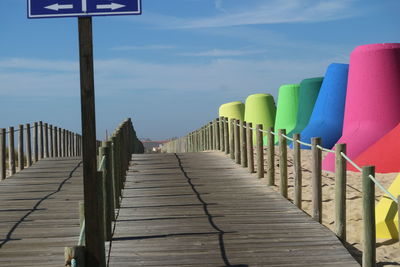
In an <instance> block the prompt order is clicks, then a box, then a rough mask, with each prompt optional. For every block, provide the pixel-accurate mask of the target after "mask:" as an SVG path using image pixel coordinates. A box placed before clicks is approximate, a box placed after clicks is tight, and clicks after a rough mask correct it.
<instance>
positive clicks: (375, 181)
mask: <svg viewBox="0 0 400 267" xmlns="http://www.w3.org/2000/svg"><path fill="white" fill-rule="evenodd" d="M235 125H236V126H239V127H240V126H241V125H240V124H239V123H235ZM243 127H244V128H246V127H245V126H243ZM259 131H260V132H262V133H271V134H273V135H277V134H276V133H274V132H272V131H266V130H261V129H260V130H259ZM282 136H283V137H284V138H285V139H287V140H289V141H291V142H293V141H296V142H298V143H299V144H301V145H304V146H307V147H312V144H309V143H306V142H303V141H300V140H294V139H293V138H291V137H289V136H287V135H285V134H282ZM316 147H317V148H318V149H320V150H321V151H325V152H328V153H335V150H332V149H328V148H324V147H322V146H320V145H317V146H316ZM340 154H341V156H342V157H343V158H345V159H346V160H347V161H348V162H349V163H350V164H351V165H353V166H354V168H356V169H357V170H358V171H360V172H362V169H361V167H360V166H358V165H357V164H356V163H355V162H354V161H352V160H351V159H350V158H349V157H348V156H347V155H346V154H345V153H343V152H341V153H340ZM369 177H370V179H371V180H372V181H373V182H374V184H375V185H376V186H378V187H379V189H381V190H382V191H383V192H384V193H385V194H387V195H388V196H389V197H390V198H391V199H392V200H393V201H394V202H395V203H397V204H398V199H397V198H396V197H394V196H393V194H391V193H390V192H389V191H388V190H387V189H386V188H385V187H384V186H383V185H382V184H381V183H379V181H378V180H376V178H375V177H374V176H372V175H369Z"/></svg>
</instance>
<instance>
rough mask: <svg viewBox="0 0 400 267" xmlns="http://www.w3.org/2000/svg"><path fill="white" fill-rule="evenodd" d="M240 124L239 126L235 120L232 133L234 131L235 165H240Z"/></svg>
mask: <svg viewBox="0 0 400 267" xmlns="http://www.w3.org/2000/svg"><path fill="white" fill-rule="evenodd" d="M240 124H241V121H240V120H235V127H234V131H235V162H236V164H240V163H241V158H240V156H241V147H240V130H241V129H240Z"/></svg>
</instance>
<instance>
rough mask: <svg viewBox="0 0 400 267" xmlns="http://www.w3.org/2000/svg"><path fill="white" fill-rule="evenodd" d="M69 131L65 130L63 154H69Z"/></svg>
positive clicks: (67, 155)
mask: <svg viewBox="0 0 400 267" xmlns="http://www.w3.org/2000/svg"><path fill="white" fill-rule="evenodd" d="M70 133H71V132H70V131H68V130H65V156H66V157H69V156H71V135H70Z"/></svg>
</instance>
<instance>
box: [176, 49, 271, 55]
mask: <svg viewBox="0 0 400 267" xmlns="http://www.w3.org/2000/svg"><path fill="white" fill-rule="evenodd" d="M261 53H265V50H229V49H211V50H207V51H201V52H188V53H180V54H178V55H180V56H192V57H237V56H245V55H254V54H261Z"/></svg>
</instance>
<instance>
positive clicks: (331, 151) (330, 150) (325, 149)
mask: <svg viewBox="0 0 400 267" xmlns="http://www.w3.org/2000/svg"><path fill="white" fill-rule="evenodd" d="M317 148H319V149H321V150H322V151H325V152H329V153H335V150H332V149H327V148H324V147H322V146H320V145H317Z"/></svg>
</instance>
